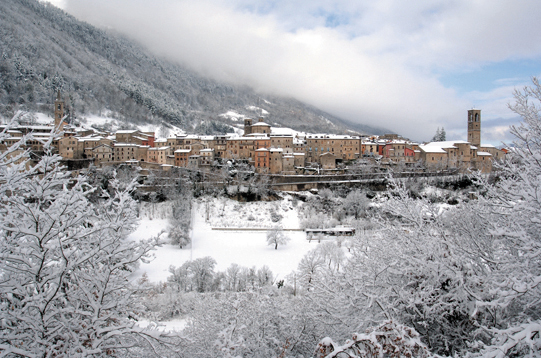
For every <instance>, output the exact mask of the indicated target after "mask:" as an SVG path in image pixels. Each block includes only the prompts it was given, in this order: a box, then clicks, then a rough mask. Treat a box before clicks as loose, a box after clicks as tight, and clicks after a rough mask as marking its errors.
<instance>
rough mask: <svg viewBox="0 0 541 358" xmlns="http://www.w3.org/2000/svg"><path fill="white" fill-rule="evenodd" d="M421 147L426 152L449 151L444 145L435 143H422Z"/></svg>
mask: <svg viewBox="0 0 541 358" xmlns="http://www.w3.org/2000/svg"><path fill="white" fill-rule="evenodd" d="M419 148H420V149H421V150H422V151H423V152H425V153H447V152H446V151H445V150H444V149H443V148H442V147H438V146H435V145H421V146H419Z"/></svg>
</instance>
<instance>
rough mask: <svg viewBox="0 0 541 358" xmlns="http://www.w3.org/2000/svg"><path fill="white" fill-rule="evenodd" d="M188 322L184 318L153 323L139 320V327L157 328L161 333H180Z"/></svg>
mask: <svg viewBox="0 0 541 358" xmlns="http://www.w3.org/2000/svg"><path fill="white" fill-rule="evenodd" d="M187 323H188V322H187V320H186V319H184V318H177V319H172V320H170V321H160V322H152V321H148V320H139V321H137V325H138V326H139V327H141V328H147V327H148V328H151V327H152V328H155V329H157V330H158V331H161V332H180V331H182V330H183V329H184V328H185V327H186V324H187Z"/></svg>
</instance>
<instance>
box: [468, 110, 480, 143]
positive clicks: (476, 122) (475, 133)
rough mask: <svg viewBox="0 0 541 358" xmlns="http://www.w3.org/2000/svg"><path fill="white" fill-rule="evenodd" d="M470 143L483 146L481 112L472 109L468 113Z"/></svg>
mask: <svg viewBox="0 0 541 358" xmlns="http://www.w3.org/2000/svg"><path fill="white" fill-rule="evenodd" d="M468 142H470V143H471V145H473V146H476V147H478V148H479V147H480V146H481V110H480V109H470V110H469V111H468Z"/></svg>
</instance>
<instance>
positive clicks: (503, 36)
mask: <svg viewBox="0 0 541 358" xmlns="http://www.w3.org/2000/svg"><path fill="white" fill-rule="evenodd" d="M52 2H53V3H54V4H56V5H58V6H60V7H62V8H63V9H65V10H66V11H67V12H69V13H71V14H73V15H74V16H76V17H77V18H79V19H81V20H85V21H87V22H89V23H91V24H93V25H96V26H99V27H104V28H110V29H115V30H117V31H119V32H122V33H124V34H126V35H128V36H130V37H132V38H134V39H136V40H138V41H139V42H140V43H142V44H143V45H145V46H147V47H148V48H149V49H150V50H152V51H153V52H155V53H156V54H158V55H162V56H166V57H168V58H169V59H171V60H174V61H178V62H181V63H183V64H185V65H187V66H189V67H191V68H193V69H195V70H197V71H199V72H201V73H203V74H205V75H208V76H211V77H214V78H216V79H219V80H226V81H233V82H237V83H243V84H248V85H250V86H252V87H253V88H254V89H256V90H258V91H263V92H271V93H274V94H283V95H287V96H292V97H295V98H297V99H299V100H301V101H304V102H307V103H310V104H312V105H314V106H316V107H318V108H320V109H323V110H325V111H328V112H330V113H332V114H334V115H337V116H340V117H342V118H345V119H348V120H351V121H355V122H360V123H365V124H371V125H376V126H382V127H386V128H389V129H391V130H393V131H395V132H397V133H400V134H402V135H404V136H406V137H409V138H411V139H414V140H420V141H422V140H429V139H430V138H431V137H432V136H433V134H434V133H435V132H436V129H437V127H442V126H443V127H444V128H445V130H446V132H447V138H448V139H464V140H465V139H466V112H467V110H468V109H470V108H472V107H474V106H475V107H476V108H480V109H481V110H482V119H483V122H482V140H483V142H487V143H492V144H500V143H501V142H502V141H506V142H509V141H510V137H509V135H508V127H509V124H513V123H516V122H517V120H518V119H517V118H516V116H515V115H514V114H513V113H512V112H511V111H510V110H509V109H508V108H507V104H508V103H510V102H512V101H513V97H512V94H513V89H514V88H522V87H523V86H525V85H528V84H529V83H530V78H531V76H539V75H541V41H540V40H539V34H541V21H539V19H540V18H541V1H539V0H415V1H404V0H377V1H364V0H351V1H338V0H335V1H332V0H287V1H286V0H276V1H269V0H197V1H186V0H54V1H52Z"/></svg>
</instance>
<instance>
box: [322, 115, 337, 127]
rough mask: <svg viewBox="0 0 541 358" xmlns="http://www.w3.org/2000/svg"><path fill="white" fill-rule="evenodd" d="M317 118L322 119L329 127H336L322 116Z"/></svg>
mask: <svg viewBox="0 0 541 358" xmlns="http://www.w3.org/2000/svg"><path fill="white" fill-rule="evenodd" d="M319 118H321V119H323V121H325V122H326V123H327V124H330V125H331V126H333V127H336V125H335V124H334V123H333V122H331V121H330V120H329V119H328V118H325V117H323V116H319Z"/></svg>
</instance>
